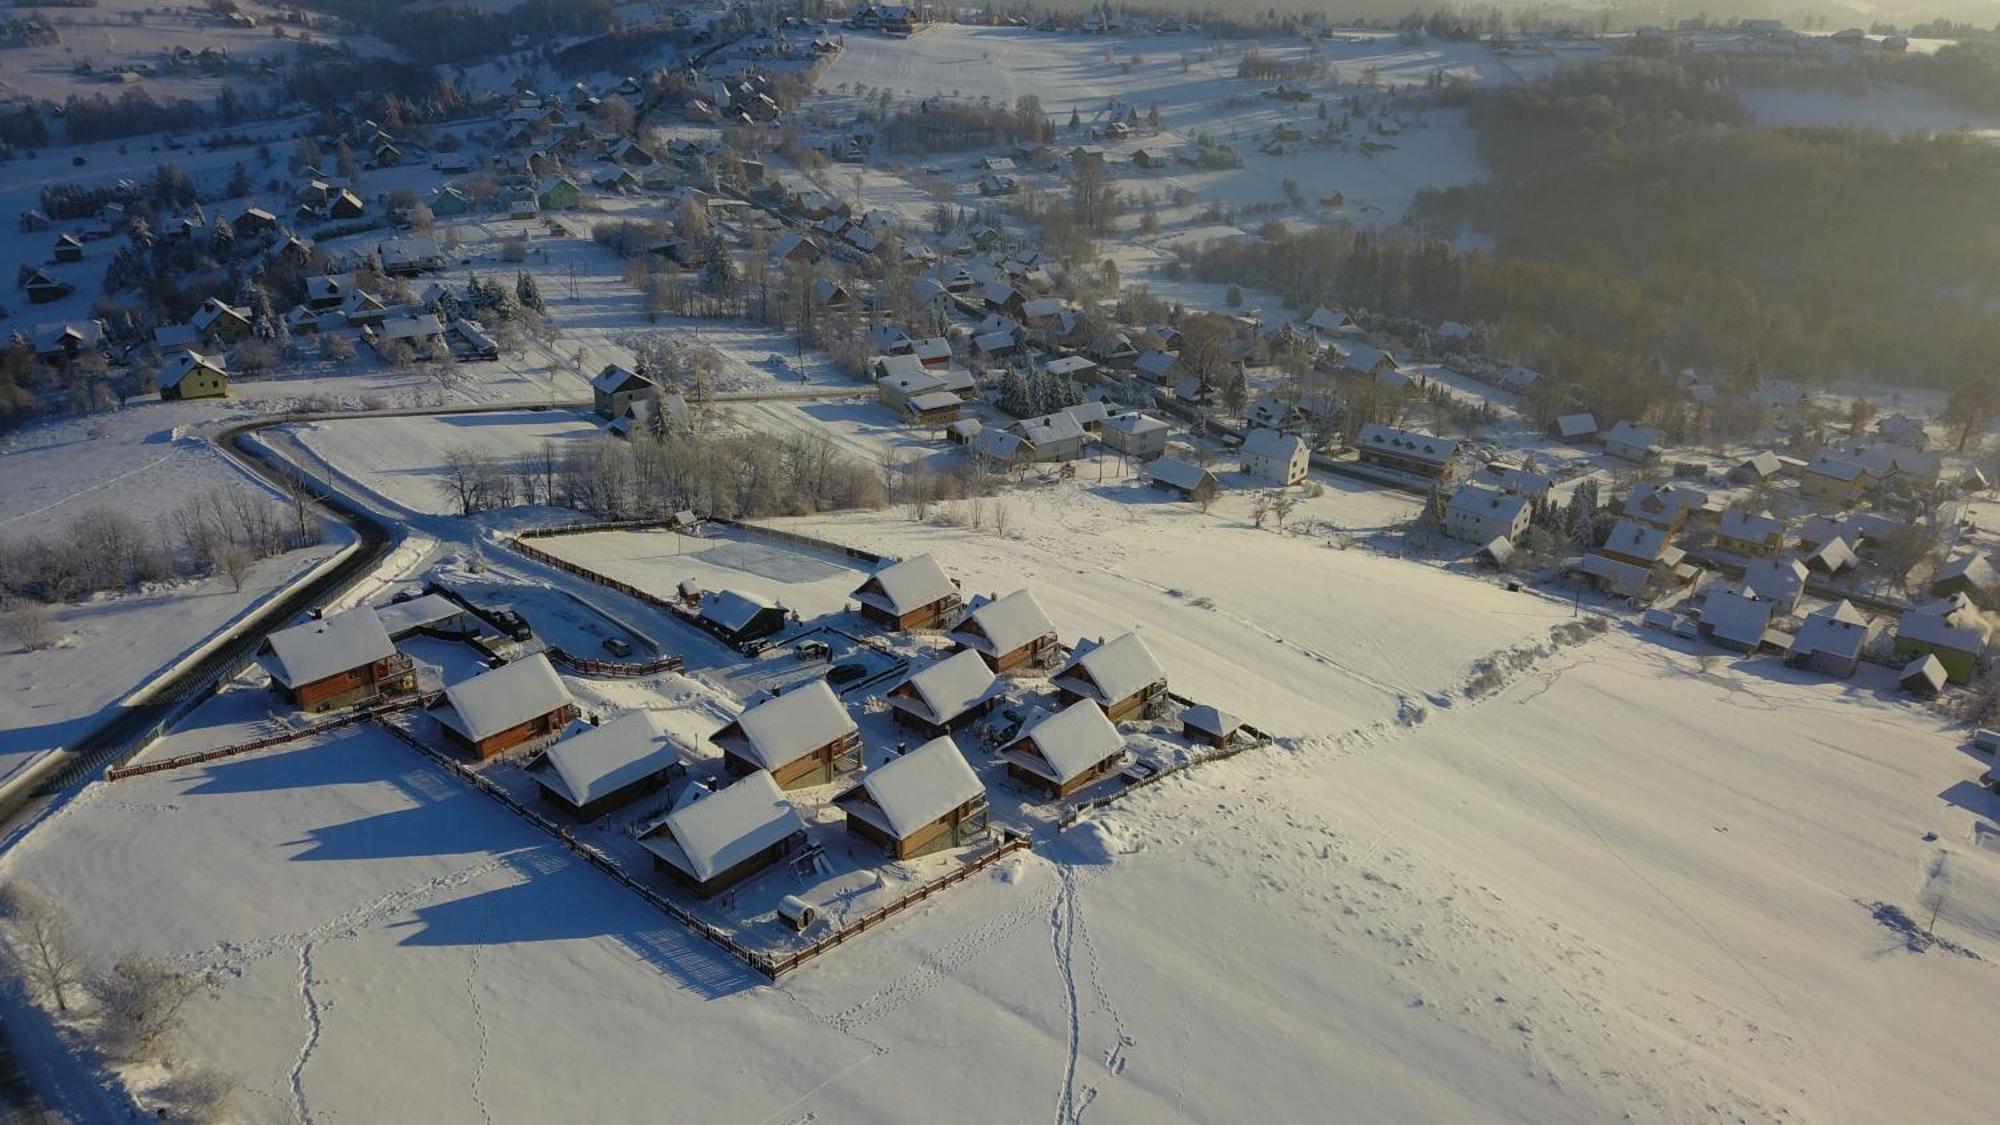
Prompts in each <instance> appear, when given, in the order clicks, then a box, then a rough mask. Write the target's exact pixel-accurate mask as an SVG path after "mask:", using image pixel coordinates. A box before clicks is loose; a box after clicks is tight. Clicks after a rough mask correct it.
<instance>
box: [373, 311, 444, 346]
mask: <svg viewBox="0 0 2000 1125" xmlns="http://www.w3.org/2000/svg"><path fill="white" fill-rule="evenodd" d="M377 333H378V334H379V335H380V336H381V337H382V339H384V340H420V339H423V338H425V337H428V336H442V335H444V325H443V324H442V323H440V322H439V321H438V318H437V317H436V316H435V315H433V314H431V313H418V314H417V315H416V316H399V317H394V318H392V319H389V320H385V321H383V322H382V325H381V327H380V328H379V329H377Z"/></svg>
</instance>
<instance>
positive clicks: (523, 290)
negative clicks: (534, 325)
mask: <svg viewBox="0 0 2000 1125" xmlns="http://www.w3.org/2000/svg"><path fill="white" fill-rule="evenodd" d="M514 296H515V297H516V298H518V299H519V300H520V302H521V304H522V305H523V306H524V307H526V308H530V309H533V310H535V311H536V312H538V313H540V312H547V311H548V306H547V305H546V304H544V303H543V301H542V291H541V288H540V287H539V286H537V285H536V284H535V275H534V274H531V273H529V272H528V271H527V270H521V271H520V272H519V273H517V274H515V275H514Z"/></svg>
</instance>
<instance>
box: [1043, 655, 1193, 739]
mask: <svg viewBox="0 0 2000 1125" xmlns="http://www.w3.org/2000/svg"><path fill="white" fill-rule="evenodd" d="M1049 683H1050V684H1052V685H1054V687H1055V688H1056V690H1057V691H1058V692H1060V693H1061V694H1062V698H1063V701H1064V702H1065V703H1067V702H1070V701H1072V700H1077V699H1087V700H1090V701H1091V702H1093V703H1096V704H1097V705H1098V706H1099V707H1101V708H1103V709H1104V714H1105V716H1106V717H1107V718H1109V719H1110V720H1111V721H1112V722H1117V721H1119V720H1120V719H1124V718H1126V717H1128V716H1130V715H1133V714H1135V713H1137V712H1140V711H1143V710H1144V709H1145V708H1146V707H1148V706H1149V705H1150V704H1152V703H1153V702H1154V701H1156V700H1159V699H1162V698H1164V697H1165V696H1166V694H1167V674H1166V672H1165V671H1163V670H1162V669H1161V668H1160V663H1159V661H1157V660H1155V659H1153V652H1152V650H1151V649H1149V648H1147V647H1146V642H1145V641H1143V640H1140V639H1139V634H1137V633H1126V634H1124V635H1122V636H1120V637H1117V638H1115V639H1113V640H1111V641H1108V642H1103V643H1099V642H1096V641H1092V640H1089V639H1085V640H1081V641H1078V642H1077V645H1076V648H1075V650H1074V651H1072V652H1071V653H1070V658H1069V662H1068V663H1067V664H1065V665H1063V668H1062V670H1061V671H1060V672H1057V673H1056V674H1055V675H1054V676H1053V677H1051V678H1050V680H1049Z"/></svg>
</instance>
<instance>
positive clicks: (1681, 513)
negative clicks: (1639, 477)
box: [1623, 484, 1708, 531]
mask: <svg viewBox="0 0 2000 1125" xmlns="http://www.w3.org/2000/svg"><path fill="white" fill-rule="evenodd" d="M1707 505H1708V493H1706V492H1703V491H1702V490H1701V489H1699V488H1689V487H1688V486H1687V485H1684V484H1668V485H1657V484H1638V485H1634V486H1633V488H1632V494H1631V495H1630V496H1627V497H1626V498H1625V507H1624V509H1623V514H1624V515H1625V516H1626V517H1627V518H1628V519H1635V520H1638V521H1639V522H1640V523H1645V524H1651V525H1652V526H1654V527H1664V528H1666V529H1667V530H1668V531H1679V530H1680V529H1681V527H1682V526H1683V525H1685V524H1686V523H1687V521H1688V517H1689V516H1691V515H1693V514H1695V513H1696V512H1699V511H1701V510H1702V509H1703V508H1704V507H1706V506H1707Z"/></svg>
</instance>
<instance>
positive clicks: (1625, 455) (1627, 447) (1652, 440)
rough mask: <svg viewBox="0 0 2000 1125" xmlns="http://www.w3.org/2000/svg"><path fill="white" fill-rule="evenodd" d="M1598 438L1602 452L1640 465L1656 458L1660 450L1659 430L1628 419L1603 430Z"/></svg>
mask: <svg viewBox="0 0 2000 1125" xmlns="http://www.w3.org/2000/svg"><path fill="white" fill-rule="evenodd" d="M1599 440H1601V441H1602V442H1603V443H1604V452H1606V453H1609V454H1610V455H1612V456H1613V457H1616V458H1618V459H1619V460H1621V461H1631V462H1633V463H1635V464H1640V465H1643V464H1646V463H1647V462H1650V461H1655V460H1658V459H1659V456H1660V452H1661V447H1660V431H1659V430H1657V429H1654V428H1653V427H1651V426H1638V425H1634V424H1632V423H1631V422H1628V421H1620V422H1619V423H1618V424H1617V425H1614V426H1612V427H1611V428H1610V429H1608V430H1606V431H1604V434H1603V436H1602V437H1601V438H1600V439H1599Z"/></svg>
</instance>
